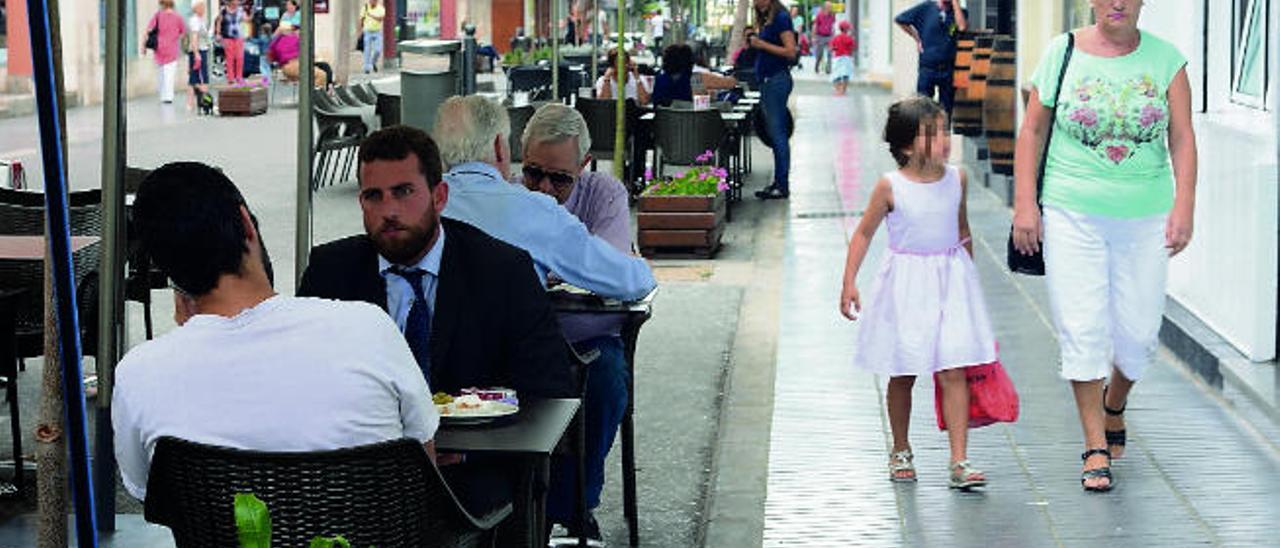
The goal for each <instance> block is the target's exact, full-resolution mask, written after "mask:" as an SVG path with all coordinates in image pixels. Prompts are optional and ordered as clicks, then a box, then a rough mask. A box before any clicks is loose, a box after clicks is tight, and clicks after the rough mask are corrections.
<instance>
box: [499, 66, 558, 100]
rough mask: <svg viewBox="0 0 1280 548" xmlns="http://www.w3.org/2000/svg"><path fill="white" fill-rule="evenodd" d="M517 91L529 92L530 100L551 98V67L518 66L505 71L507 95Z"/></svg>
mask: <svg viewBox="0 0 1280 548" xmlns="http://www.w3.org/2000/svg"><path fill="white" fill-rule="evenodd" d="M517 91H527V92H529V95H530V97H529V100H530V101H548V100H550V99H551V69H550V68H548V67H534V66H519V67H512V68H511V70H510V71H508V72H507V95H511V94H512V93H515V92H517Z"/></svg>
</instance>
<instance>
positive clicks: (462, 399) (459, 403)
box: [453, 394, 484, 411]
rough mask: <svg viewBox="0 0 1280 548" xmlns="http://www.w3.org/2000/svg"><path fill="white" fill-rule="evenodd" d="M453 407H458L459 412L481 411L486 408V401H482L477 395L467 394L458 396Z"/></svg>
mask: <svg viewBox="0 0 1280 548" xmlns="http://www.w3.org/2000/svg"><path fill="white" fill-rule="evenodd" d="M453 405H454V407H457V408H458V410H459V411H461V410H467V409H479V408H481V407H483V406H484V400H482V399H480V396H477V395H475V394H467V395H465V396H458V397H456V398H454V399H453Z"/></svg>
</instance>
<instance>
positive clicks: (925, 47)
mask: <svg viewBox="0 0 1280 548" xmlns="http://www.w3.org/2000/svg"><path fill="white" fill-rule="evenodd" d="M967 17H968V12H967V11H966V10H965V9H964V8H962V7H960V2H957V1H955V0H921V2H920V3H919V4H916V5H915V6H914V7H911V8H908V9H907V10H906V11H903V12H902V13H899V14H898V16H897V17H895V18H894V19H893V21H894V22H895V23H897V24H898V26H899V27H901V28H902V30H903V31H905V32H906V33H907V34H909V35H911V38H912V39H913V40H915V41H916V50H917V51H918V52H919V53H920V58H919V61H918V63H917V67H918V71H917V74H916V93H919V94H920V95H923V96H925V97H933V96H934V94H935V92H936V93H937V97H938V102H940V103H942V107H943V108H945V109H946V110H947V115H948V116H950V115H951V107H952V106H953V105H954V102H955V93H956V88H955V85H954V82H952V79H951V78H952V73H953V72H954V71H955V66H956V34H958V33H960V32H964V31H965V30H966V29H968V28H969V22H968V18H967Z"/></svg>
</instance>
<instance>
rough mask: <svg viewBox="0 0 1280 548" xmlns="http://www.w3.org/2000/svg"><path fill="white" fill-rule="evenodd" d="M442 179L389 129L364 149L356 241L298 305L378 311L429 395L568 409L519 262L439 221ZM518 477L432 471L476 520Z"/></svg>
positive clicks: (485, 463)
mask: <svg viewBox="0 0 1280 548" xmlns="http://www.w3.org/2000/svg"><path fill="white" fill-rule="evenodd" d="M441 170H442V165H441V162H440V153H439V150H438V149H437V147H436V145H435V143H434V142H433V141H432V140H431V138H430V137H428V136H427V134H426V133H425V132H422V131H421V130H417V129H414V128H410V127H404V126H395V127H390V128H386V129H383V130H380V131H378V132H375V133H373V134H372V135H370V136H369V137H368V138H366V139H365V141H364V143H362V144H361V145H360V151H359V172H358V176H359V190H360V192H359V202H360V208H361V210H362V211H363V213H364V228H365V234H360V235H355V236H350V237H347V238H343V239H341V240H337V241H334V242H329V243H327V244H324V245H321V246H319V247H316V248H315V249H313V250H312V253H311V261H310V265H309V266H308V267H307V270H306V272H305V273H304V274H303V276H302V283H301V284H300V287H299V289H298V295H299V296H312V297H325V298H331V299H340V300H357V301H366V302H370V303H373V304H376V305H378V306H380V307H382V308H383V309H384V310H386V311H387V313H388V314H390V315H391V317H392V319H393V320H395V322H396V325H397V326H399V327H400V330H401V331H402V332H403V333H404V335H405V338H406V340H407V341H408V343H409V348H410V350H412V352H413V355H414V357H415V358H416V359H417V361H418V365H419V367H420V368H421V369H422V373H423V375H424V376H425V377H426V378H427V380H428V382H429V383H430V385H431V387H432V388H433V389H434V390H436V391H441V392H448V393H450V394H457V393H458V392H459V391H460V390H462V389H463V388H469V387H487V386H504V387H508V388H513V389H515V390H516V391H517V393H518V395H519V396H520V397H521V398H532V399H536V398H550V397H572V396H573V395H574V394H573V389H572V381H571V379H570V373H569V361H568V358H567V356H566V353H565V341H564V338H563V337H562V336H561V335H560V328H559V324H558V323H557V322H556V316H555V314H554V312H553V311H552V309H551V305H550V302H549V301H548V299H547V296H546V290H545V289H543V286H542V283H541V281H540V280H539V279H538V276H537V275H536V273H535V271H534V269H533V263H532V262H531V260H530V259H529V255H528V253H526V252H524V251H522V250H520V249H518V248H515V247H512V246H510V245H508V244H505V243H503V242H501V241H499V240H496V239H494V238H492V237H489V236H488V235H486V234H485V233H484V232H481V231H480V230H478V229H476V228H475V227H473V226H471V225H468V224H466V223H463V222H460V221H456V220H453V219H447V218H445V219H442V218H441V217H440V212H441V211H442V210H444V207H445V204H446V203H447V202H448V200H449V185H448V183H446V182H444V180H443V176H442V173H441ZM441 460H442V461H447V459H446V458H445V457H443V456H442V457H441ZM520 470H521V468H520V467H518V466H513V463H512V462H510V461H504V460H502V459H496V458H492V457H489V458H482V457H478V456H473V455H469V456H466V459H465V461H464V462H463V463H461V464H453V465H450V466H444V467H442V469H441V471H442V472H443V473H444V475H445V478H446V480H448V481H449V483H450V486H451V487H453V489H454V492H455V493H456V494H457V495H458V497H459V499H461V500H462V502H463V505H464V506H466V508H467V509H468V510H469V511H471V512H472V514H473V515H484V514H485V513H487V512H488V511H489V510H492V509H494V508H496V507H500V506H501V505H503V504H505V503H506V502H509V501H510V500H511V498H512V492H513V486H514V484H515V483H516V482H517V481H522V480H520V478H519V477H518V476H519V474H522V473H523V472H522V471H520Z"/></svg>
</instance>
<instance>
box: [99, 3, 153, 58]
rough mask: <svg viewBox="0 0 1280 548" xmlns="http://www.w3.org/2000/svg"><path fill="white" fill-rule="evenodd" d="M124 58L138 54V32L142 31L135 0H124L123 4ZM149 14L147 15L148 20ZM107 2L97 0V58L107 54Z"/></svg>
mask: <svg viewBox="0 0 1280 548" xmlns="http://www.w3.org/2000/svg"><path fill="white" fill-rule="evenodd" d="M124 13H125V15H124V20H125V26H124V31H123V32H124V58H125V59H133V58H135V57H137V56H138V46H139V45H140V44H139V42H138V33H139V32H142V31H141V30H140V29H139V28H138V24H137V22H136V21H137V20H138V10H137V5H136V0H125V5H124ZM150 18H151V16H147V19H148V20H150ZM107 20H108V18H107V2H106V0H100V1H99V2H98V58H99V59H106V56H107Z"/></svg>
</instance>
